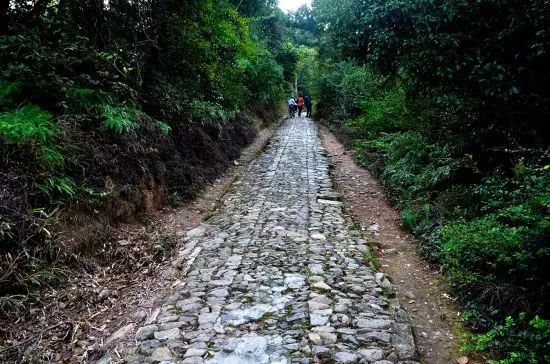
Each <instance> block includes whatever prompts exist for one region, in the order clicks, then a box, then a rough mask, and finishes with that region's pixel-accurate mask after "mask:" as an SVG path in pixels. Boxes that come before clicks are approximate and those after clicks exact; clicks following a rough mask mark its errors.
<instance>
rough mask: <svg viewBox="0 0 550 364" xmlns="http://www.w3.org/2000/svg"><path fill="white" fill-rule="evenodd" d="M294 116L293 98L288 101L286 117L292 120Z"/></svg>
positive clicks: (294, 101) (294, 103)
mask: <svg viewBox="0 0 550 364" xmlns="http://www.w3.org/2000/svg"><path fill="white" fill-rule="evenodd" d="M295 114H296V100H294V98H293V97H291V98H290V99H288V115H289V116H290V117H291V118H293V117H294V115H295Z"/></svg>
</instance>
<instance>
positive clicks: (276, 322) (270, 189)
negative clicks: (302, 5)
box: [119, 119, 416, 364]
mask: <svg viewBox="0 0 550 364" xmlns="http://www.w3.org/2000/svg"><path fill="white" fill-rule="evenodd" d="M325 154H326V153H325V151H324V150H323V149H322V147H321V143H320V140H319V138H318V136H317V128H316V126H315V124H314V123H313V122H312V121H311V120H309V119H292V120H288V121H286V122H285V123H284V124H283V125H282V126H281V128H280V130H279V131H278V132H277V134H276V135H275V136H274V137H273V139H272V141H271V142H270V144H269V145H268V147H267V149H266V150H265V152H264V153H263V154H262V155H261V156H260V157H258V158H257V159H256V160H255V161H254V162H253V163H252V164H251V165H250V167H249V169H248V172H247V174H246V175H245V176H243V178H242V179H241V180H240V181H237V182H236V183H234V185H233V186H232V188H231V190H230V191H229V192H228V194H227V195H226V196H225V198H224V201H223V205H222V207H221V209H220V211H219V212H218V213H217V214H216V215H215V216H213V217H212V218H211V219H209V220H208V221H207V222H205V223H204V224H202V225H201V226H200V227H199V228H197V229H194V230H192V231H190V232H189V233H188V234H187V237H186V243H185V245H184V246H183V248H182V250H181V251H180V252H179V257H178V258H177V259H176V260H175V268H177V269H178V272H179V273H178V278H179V280H180V282H181V283H178V284H177V285H175V287H174V288H173V291H172V293H171V294H170V296H169V298H168V299H167V300H166V301H165V303H164V304H163V305H161V306H160V307H157V308H156V309H155V310H153V312H152V314H151V315H150V317H149V318H147V319H146V320H145V321H144V323H143V324H142V325H141V327H140V328H138V330H137V333H136V336H135V346H132V347H128V348H125V349H124V350H119V352H120V353H122V356H123V360H124V361H125V362H130V363H211V364H217V363H229V364H232V363H313V362H331V363H333V362H336V363H414V362H415V359H416V350H415V344H414V340H413V336H412V332H411V325H410V322H409V318H408V317H407V315H406V314H405V312H404V311H402V310H401V309H400V308H399V305H398V301H397V299H396V298H395V297H394V295H393V291H394V290H393V289H392V285H391V283H390V281H389V280H388V279H387V278H385V277H384V275H383V274H380V273H377V272H376V270H375V269H374V268H373V267H370V266H368V265H366V264H365V263H364V261H363V253H364V252H365V250H367V249H368V247H367V242H366V241H365V240H364V239H363V237H362V235H361V233H360V232H359V231H357V230H356V229H355V228H354V224H353V221H352V220H351V219H350V218H349V217H348V216H347V215H346V214H345V213H344V212H343V210H342V208H343V206H342V203H341V202H339V199H338V196H337V194H336V193H335V191H334V189H333V186H332V181H331V178H330V175H329V162H328V159H327V157H326V155H325Z"/></svg>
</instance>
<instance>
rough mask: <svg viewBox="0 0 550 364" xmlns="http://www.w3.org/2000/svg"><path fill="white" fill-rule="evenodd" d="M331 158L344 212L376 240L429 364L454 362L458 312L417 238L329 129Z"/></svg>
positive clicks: (327, 140)
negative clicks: (419, 248) (419, 250)
mask: <svg viewBox="0 0 550 364" xmlns="http://www.w3.org/2000/svg"><path fill="white" fill-rule="evenodd" d="M320 133H321V137H322V139H323V143H324V146H325V148H326V149H327V151H328V152H329V155H330V157H331V159H332V162H333V166H334V170H333V175H334V179H335V183H336V185H337V188H338V189H339V190H340V192H341V193H342V195H343V197H344V199H345V202H346V207H347V209H348V210H349V213H350V214H351V215H352V216H353V217H354V218H355V220H356V221H357V222H358V223H360V224H361V226H362V229H363V230H368V231H370V232H371V234H372V236H373V240H372V248H373V250H374V253H375V255H376V256H377V258H378V260H379V262H380V265H381V269H382V270H383V271H385V272H387V273H388V274H389V276H390V277H391V278H392V279H393V280H394V284H395V286H396V288H397V291H398V296H399V297H400V300H401V301H402V304H403V307H405V309H406V310H407V311H408V313H409V315H410V316H411V318H412V321H413V328H414V334H415V336H416V340H417V344H418V348H419V350H420V354H421V356H422V359H423V362H425V363H434V364H438V363H456V360H457V359H458V358H459V357H461V354H460V353H459V344H460V336H461V333H462V331H463V328H462V324H461V322H460V321H459V314H458V313H459V308H458V307H457V305H456V304H455V303H454V301H453V300H452V298H451V297H450V296H449V295H448V294H447V291H446V289H445V286H444V285H443V283H442V282H441V276H440V275H439V274H438V272H437V271H436V269H435V267H431V266H430V265H429V264H428V263H427V262H426V261H425V260H424V259H423V258H422V257H421V256H420V254H419V252H418V249H417V245H416V244H414V238H413V237H412V236H411V235H410V234H409V233H408V232H406V231H405V230H404V229H403V228H402V227H401V220H400V217H399V214H398V213H397V212H396V211H395V210H394V209H393V208H392V207H391V205H390V203H389V201H388V199H387V198H386V196H385V194H384V190H383V188H382V186H381V184H380V183H379V182H378V181H377V180H376V178H374V177H373V175H372V174H371V173H369V172H368V171H367V170H365V169H363V168H361V167H359V166H358V165H357V164H356V163H355V162H354V160H353V158H352V155H350V154H349V153H347V152H346V149H345V147H344V146H343V145H342V144H341V143H340V142H339V141H338V139H337V138H336V137H335V136H334V134H332V133H331V132H330V131H328V130H327V129H326V128H324V127H321V128H320Z"/></svg>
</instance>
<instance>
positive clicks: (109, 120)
mask: <svg viewBox="0 0 550 364" xmlns="http://www.w3.org/2000/svg"><path fill="white" fill-rule="evenodd" d="M102 109H103V110H102V115H103V117H104V118H105V121H103V127H104V128H105V129H107V130H110V131H112V132H114V133H115V134H119V135H120V134H126V133H130V132H132V131H134V130H135V129H136V128H137V127H138V124H137V123H136V122H135V119H136V117H138V116H139V115H141V114H142V112H141V111H140V110H138V109H136V108H134V107H130V106H122V107H114V106H110V105H103V106H102Z"/></svg>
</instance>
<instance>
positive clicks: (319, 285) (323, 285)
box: [311, 282, 331, 291]
mask: <svg viewBox="0 0 550 364" xmlns="http://www.w3.org/2000/svg"><path fill="white" fill-rule="evenodd" d="M311 287H312V288H316V289H321V290H324V291H330V290H331V288H330V286H329V285H328V284H326V283H325V282H316V283H314V284H313V285H312V286H311Z"/></svg>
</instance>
